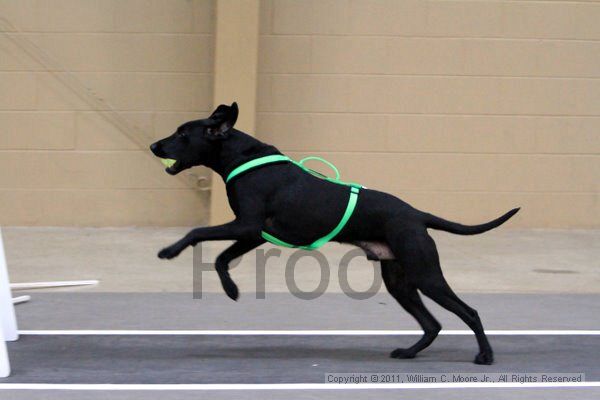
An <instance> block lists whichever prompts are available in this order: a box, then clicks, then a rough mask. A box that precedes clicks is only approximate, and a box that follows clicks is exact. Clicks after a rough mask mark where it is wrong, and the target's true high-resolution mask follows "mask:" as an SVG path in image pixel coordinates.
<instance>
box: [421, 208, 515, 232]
mask: <svg viewBox="0 0 600 400" xmlns="http://www.w3.org/2000/svg"><path fill="white" fill-rule="evenodd" d="M520 209H521V208H513V209H512V210H510V211H509V212H507V213H506V214H504V215H503V216H501V217H499V218H496V219H495V220H493V221H490V222H486V223H485V224H481V225H463V224H459V223H456V222H452V221H447V220H445V219H443V218H440V217H436V216H435V215H431V214H425V225H426V226H427V227H428V228H433V229H437V230H440V231H446V232H450V233H456V234H457V235H477V234H478V233H483V232H487V231H489V230H490V229H494V228H496V227H498V226H500V225H502V224H503V223H505V222H506V221H508V220H509V219H510V217H512V216H513V215H515V214H516V213H517V212H518V211H519V210H520Z"/></svg>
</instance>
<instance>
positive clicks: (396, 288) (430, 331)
mask: <svg viewBox="0 0 600 400" xmlns="http://www.w3.org/2000/svg"><path fill="white" fill-rule="evenodd" d="M381 275H382V277H383V282H384V283H385V287H386V289H387V290H388V292H389V293H390V294H391V295H392V296H393V297H394V298H395V299H396V301H397V302H398V303H399V304H400V305H401V306H402V307H403V308H404V309H405V310H406V311H407V312H408V313H409V314H410V315H412V316H413V317H414V318H415V319H416V320H417V322H418V323H419V325H421V328H422V329H423V332H424V334H423V336H422V337H421V339H419V341H418V342H417V343H415V344H414V345H412V346H411V347H409V348H398V349H396V350H394V351H392V353H391V354H390V357H392V358H414V357H415V356H416V355H417V353H418V352H419V351H421V350H423V349H425V348H426V347H427V346H429V345H430V344H431V343H432V342H433V341H434V339H435V338H436V337H437V335H438V333H439V331H440V329H442V326H441V325H440V323H439V322H438V321H437V320H436V319H435V318H434V317H433V315H431V313H430V312H429V311H428V310H427V308H425V305H424V304H423V302H422V301H421V297H420V296H419V293H418V292H417V288H416V287H415V286H414V285H413V284H412V283H411V282H410V281H408V280H407V279H406V275H405V273H404V271H403V267H402V266H401V265H400V264H399V263H398V262H397V261H390V260H382V261H381Z"/></svg>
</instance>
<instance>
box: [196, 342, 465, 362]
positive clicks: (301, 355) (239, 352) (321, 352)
mask: <svg viewBox="0 0 600 400" xmlns="http://www.w3.org/2000/svg"><path fill="white" fill-rule="evenodd" d="M392 350H393V348H390V349H389V350H381V349H360V348H355V347H347V348H341V347H337V348H336V347H334V348H324V347H310V346H298V345H296V346H249V347H246V346H244V347H235V346H234V347H231V348H223V347H220V348H218V349H211V350H208V351H194V352H193V353H191V354H190V355H189V356H190V357H193V358H198V359H215V360H216V359H219V360H223V359H226V360H230V359H240V360H242V359H254V360H294V359H295V360H313V361H314V360H332V361H351V362H378V363H390V364H396V363H398V362H410V363H423V362H437V363H440V362H442V363H445V362H448V363H456V362H470V361H471V360H469V359H467V358H466V356H465V354H464V352H460V351H451V350H448V351H429V352H428V353H430V354H422V355H421V354H420V355H419V356H418V357H416V358H414V359H405V360H398V359H394V358H391V357H390V356H389V355H390V352H391V351H392ZM440 357H441V359H440ZM441 360H443V361H441Z"/></svg>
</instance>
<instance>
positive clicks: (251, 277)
mask: <svg viewBox="0 0 600 400" xmlns="http://www.w3.org/2000/svg"><path fill="white" fill-rule="evenodd" d="M2 232H3V235H4V240H5V246H6V253H7V258H8V263H9V271H10V275H11V280H12V281H13V282H23V281H45V280H72V279H100V280H101V284H100V286H98V287H96V288H86V289H85V291H90V290H92V291H102V292H191V291H192V283H193V279H192V276H193V274H192V271H193V253H194V250H193V249H188V250H187V251H185V252H184V253H183V254H181V255H180V256H179V257H178V258H176V259H174V260H171V261H164V260H159V259H158V258H157V257H156V254H157V252H158V251H159V250H160V249H161V248H163V247H165V246H167V245H169V244H171V243H173V242H174V241H176V240H177V239H179V238H180V237H181V236H182V235H183V234H184V233H185V232H186V229H184V228H171V229H151V228H118V229H117V228H101V229H95V228H84V229H81V228H10V227H9V228H3V229H2ZM432 235H433V236H434V238H435V239H436V242H437V244H438V250H439V253H440V258H441V262H442V268H443V270H444V273H445V275H446V277H447V279H448V281H449V282H450V284H451V286H452V287H453V288H454V290H455V291H458V292H479V293H598V291H599V290H600V274H599V273H598V271H599V270H600V230H510V229H499V230H496V231H492V232H488V233H486V234H483V235H478V236H457V235H451V234H446V233H443V232H432ZM226 246H227V243H226V242H212V243H205V244H203V245H202V247H201V248H199V247H197V248H196V249H195V252H196V255H197V259H198V258H199V255H200V253H202V259H203V260H204V261H205V262H207V263H208V262H212V260H214V258H215V257H216V255H217V254H218V252H219V251H220V250H222V249H223V248H225V247H226ZM270 248H273V246H270V245H264V246H262V247H261V248H260V249H259V251H262V252H265V251H267V250H268V249H270ZM261 249H262V250H261ZM350 250H352V248H351V247H349V246H342V245H338V244H328V245H326V246H325V247H323V248H322V253H323V254H324V256H325V258H326V259H327V260H328V262H329V266H328V267H329V268H328V269H329V271H330V276H331V277H333V278H332V279H331V280H330V282H329V285H328V287H327V291H328V292H333V293H336V292H340V291H341V289H340V285H339V283H338V279H337V278H336V277H337V276H338V264H339V262H340V259H341V258H342V257H343V256H344V255H345V254H346V253H348V251H350ZM292 253H293V250H289V249H283V250H282V252H281V255H280V256H279V257H277V258H270V259H269V260H268V261H267V262H266V265H265V279H264V282H265V290H266V291H267V292H288V291H289V287H288V286H289V285H287V284H286V280H285V271H286V267H285V266H286V263H288V262H289V260H290V256H291V254H292ZM374 273H376V274H377V273H378V268H377V267H374V265H373V263H371V262H368V261H367V260H366V259H364V258H362V257H358V258H355V259H354V260H353V261H352V262H351V263H350V266H349V270H348V281H349V283H350V286H351V287H352V288H354V289H355V290H365V289H367V288H368V287H369V286H370V285H371V283H372V282H373V274H374ZM231 274H232V277H233V278H234V280H235V281H236V282H237V283H238V285H239V287H240V290H241V292H242V293H249V292H255V291H256V276H257V268H256V252H254V253H250V254H248V255H246V256H244V257H243V258H242V259H241V262H240V264H239V265H238V266H237V267H236V268H234V269H233V270H232V272H231ZM320 277H321V275H320V268H319V265H318V263H317V261H316V260H315V259H313V258H310V257H305V258H301V259H300V260H299V261H298V263H297V265H296V268H295V279H294V281H295V282H296V284H297V286H298V287H299V288H300V289H301V290H312V289H314V288H316V287H317V286H318V284H319V282H320ZM203 289H204V291H205V292H221V286H220V283H219V281H218V279H217V277H216V274H215V273H205V274H203Z"/></svg>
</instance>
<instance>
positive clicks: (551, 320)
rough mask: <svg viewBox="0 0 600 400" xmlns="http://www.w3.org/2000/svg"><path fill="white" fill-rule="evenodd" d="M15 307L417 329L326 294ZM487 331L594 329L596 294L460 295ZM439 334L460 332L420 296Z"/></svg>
mask: <svg viewBox="0 0 600 400" xmlns="http://www.w3.org/2000/svg"><path fill="white" fill-rule="evenodd" d="M30 294H31V295H32V300H31V302H29V303H26V304H22V305H18V306H17V308H16V310H17V317H18V320H19V328H20V329H232V330H238V329H266V330H268V329H304V330H306V329H361V330H367V329H369V330H372V329H374V330H376V329H397V330H400V329H402V330H410V329H418V328H419V327H418V325H417V324H416V322H415V321H414V320H413V319H412V317H410V316H409V315H408V314H407V313H406V312H405V311H404V310H403V309H402V308H400V306H399V305H398V304H397V303H396V301H395V300H394V299H393V298H392V297H391V296H389V295H388V294H386V293H378V294H376V295H375V296H373V297H372V298H369V299H366V300H354V299H351V298H349V297H348V296H346V295H345V294H343V293H327V294H324V295H323V296H321V297H319V298H317V299H314V300H310V301H309V300H301V299H298V298H297V297H294V296H293V295H292V294H289V293H266V294H265V299H264V300H261V299H256V294H255V293H247V294H244V293H242V296H241V297H240V300H239V301H238V302H234V301H232V300H230V299H229V298H228V297H227V296H225V294H222V293H208V294H205V295H204V296H203V298H202V299H196V300H195V299H193V298H192V294H191V293H81V292H79V293H64V292H63V293H34V292H32V293H30ZM459 296H460V297H461V298H462V299H463V300H464V301H466V302H467V303H468V304H469V305H471V306H472V307H473V308H475V309H476V310H478V312H479V315H480V317H481V319H482V321H483V324H484V327H485V328H486V329H600V318H599V317H598V316H599V315H600V295H594V294H579V295H575V294H506V293H502V294H500V293H499V294H466V293H465V294H460V293H459ZM424 301H425V302H426V304H427V305H428V308H429V309H430V310H431V311H432V313H433V314H434V315H435V316H436V318H438V320H439V321H440V322H441V323H442V325H443V327H444V329H467V327H466V326H465V325H464V324H463V323H462V321H460V320H459V319H458V318H457V317H456V316H454V315H453V314H450V313H449V312H448V311H446V310H444V309H442V308H440V307H439V306H437V305H436V304H434V303H432V302H431V301H429V300H428V299H424Z"/></svg>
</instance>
